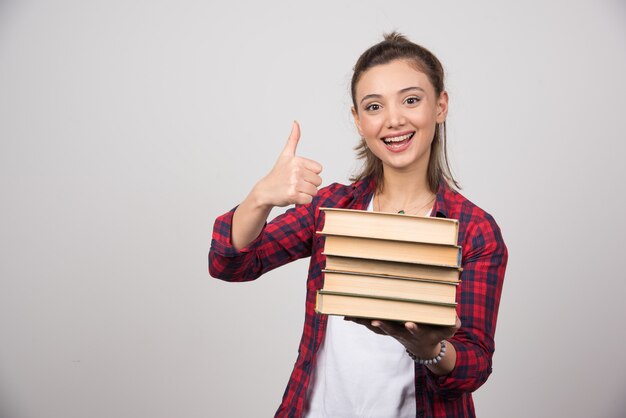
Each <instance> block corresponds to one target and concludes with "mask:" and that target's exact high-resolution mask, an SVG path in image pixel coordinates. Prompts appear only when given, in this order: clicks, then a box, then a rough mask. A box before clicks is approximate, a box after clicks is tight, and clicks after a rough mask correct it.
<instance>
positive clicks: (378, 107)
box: [365, 103, 380, 112]
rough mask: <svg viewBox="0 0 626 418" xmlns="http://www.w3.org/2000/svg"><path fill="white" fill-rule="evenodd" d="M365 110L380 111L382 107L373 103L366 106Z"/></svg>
mask: <svg viewBox="0 0 626 418" xmlns="http://www.w3.org/2000/svg"><path fill="white" fill-rule="evenodd" d="M365 110H369V111H372V112H374V111H376V110H380V105H379V104H376V103H372V104H371V105H367V106H365Z"/></svg>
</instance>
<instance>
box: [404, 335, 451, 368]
mask: <svg viewBox="0 0 626 418" xmlns="http://www.w3.org/2000/svg"><path fill="white" fill-rule="evenodd" d="M446 349H447V346H446V341H445V340H442V341H441V342H439V343H437V345H436V346H435V348H434V349H433V350H432V351H430V353H427V354H420V355H418V354H415V353H412V352H411V351H409V349H407V350H406V352H407V354H408V355H409V357H411V358H412V359H413V361H415V362H416V363H417V364H423V365H431V364H437V363H439V362H440V361H441V360H442V359H443V357H444V356H445V355H446Z"/></svg>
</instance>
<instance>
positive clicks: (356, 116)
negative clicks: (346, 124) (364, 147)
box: [351, 106, 363, 136]
mask: <svg viewBox="0 0 626 418" xmlns="http://www.w3.org/2000/svg"><path fill="white" fill-rule="evenodd" d="M351 111H352V117H353V118H354V124H355V125H356V129H357V130H358V131H359V135H360V136H363V132H362V131H361V119H360V118H359V112H357V111H356V109H355V108H354V106H352V108H351Z"/></svg>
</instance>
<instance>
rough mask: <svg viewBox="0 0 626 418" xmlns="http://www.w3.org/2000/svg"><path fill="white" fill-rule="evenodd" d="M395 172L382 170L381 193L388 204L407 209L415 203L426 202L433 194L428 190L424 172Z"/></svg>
mask: <svg viewBox="0 0 626 418" xmlns="http://www.w3.org/2000/svg"><path fill="white" fill-rule="evenodd" d="M420 171H422V172H421V173H419V172H416V171H415V170H411V171H403V172H401V171H396V170H389V169H387V168H386V167H385V168H384V174H383V184H382V186H383V187H382V192H379V193H378V194H379V195H381V196H384V197H385V199H386V200H387V201H389V202H392V203H393V205H394V206H397V207H409V206H411V205H414V204H415V203H419V202H421V201H424V200H427V198H428V197H430V196H433V195H434V193H433V192H432V191H431V190H430V186H429V184H428V180H427V176H426V171H425V170H420Z"/></svg>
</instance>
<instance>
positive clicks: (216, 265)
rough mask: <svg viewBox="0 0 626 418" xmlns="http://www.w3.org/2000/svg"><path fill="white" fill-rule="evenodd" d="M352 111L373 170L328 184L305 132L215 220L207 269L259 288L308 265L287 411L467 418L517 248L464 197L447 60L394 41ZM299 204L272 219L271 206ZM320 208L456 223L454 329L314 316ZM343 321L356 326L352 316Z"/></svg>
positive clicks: (364, 67) (370, 66) (358, 70)
mask: <svg viewBox="0 0 626 418" xmlns="http://www.w3.org/2000/svg"><path fill="white" fill-rule="evenodd" d="M351 92H352V101H353V108H352V115H353V117H354V121H355V124H356V128H357V130H358V132H359V135H360V136H361V142H360V144H359V146H358V147H357V150H358V153H359V157H360V158H363V159H364V165H363V170H362V172H361V173H359V174H358V175H357V176H355V178H354V179H352V180H353V181H354V183H352V184H351V185H348V186H346V185H341V184H336V183H335V184H331V185H330V186H327V187H324V188H321V189H318V187H319V186H320V185H321V184H322V179H321V178H320V176H319V175H320V173H321V171H322V167H321V165H320V164H319V163H317V162H315V161H312V160H308V159H306V158H301V157H298V156H296V153H295V151H296V146H297V144H298V139H299V137H300V128H299V126H298V124H297V123H295V122H294V125H293V127H292V131H291V134H290V136H289V139H288V140H287V144H286V145H285V147H284V149H283V151H282V153H281V154H280V156H279V158H278V161H277V162H276V164H275V166H274V167H273V169H272V170H271V171H270V173H269V174H267V175H266V176H265V177H264V178H262V179H261V180H260V181H259V182H258V183H257V184H256V185H255V186H254V188H253V189H252V191H251V192H250V194H249V195H248V196H247V197H246V199H245V200H244V201H243V202H242V203H241V204H240V205H239V206H238V207H237V208H236V209H234V210H232V211H230V212H228V213H226V214H224V215H222V216H220V217H219V218H218V219H217V220H216V222H215V228H214V232H213V240H212V243H211V250H210V252H209V270H210V273H211V275H212V276H214V277H217V278H220V279H223V280H228V281H247V280H254V279H256V278H257V277H259V276H260V275H262V274H263V273H265V272H266V271H269V270H271V269H274V268H276V267H279V266H281V265H283V264H286V263H288V262H290V261H293V260H296V259H299V258H302V257H309V256H310V257H311V263H310V267H309V276H308V280H307V297H306V307H305V309H306V318H305V324H304V332H303V335H302V340H301V342H300V347H299V356H298V359H297V361H296V364H295V366H294V370H293V373H292V375H291V378H290V380H289V384H288V385H287V389H286V390H285V394H284V396H283V400H282V403H281V405H280V407H279V409H278V411H277V413H276V416H279V417H301V416H306V417H332V418H335V417H416V416H419V417H471V416H474V407H473V403H472V397H471V393H472V392H473V391H474V390H476V389H477V388H478V387H480V386H481V385H482V384H483V383H484V382H485V381H486V380H487V377H488V376H489V374H490V373H491V357H492V354H493V351H494V339H493V338H494V333H495V326H496V318H497V312H498V305H499V301H500V294H501V290H502V282H503V279H504V271H505V267H506V262H507V250H506V246H505V244H504V241H503V240H502V236H501V234H500V230H499V228H498V226H497V224H496V223H495V221H494V219H493V218H492V217H491V216H490V215H489V214H487V213H486V212H485V211H483V210H482V209H480V208H478V207H477V206H476V205H474V204H473V203H471V202H470V201H469V200H467V199H466V198H464V197H463V196H462V195H461V194H459V193H458V192H457V191H456V189H457V188H458V187H457V183H456V181H455V180H454V178H453V177H452V175H451V172H450V170H449V167H448V162H447V156H446V145H445V140H446V138H445V120H446V116H447V113H448V94H447V93H446V91H445V89H444V73H443V68H442V65H441V63H440V62H439V60H438V59H437V58H436V57H435V56H434V55H433V54H432V53H431V52H429V51H428V50H426V49H425V48H423V47H421V46H419V45H416V44H414V43H412V42H410V41H408V40H407V39H406V38H405V37H404V36H402V35H399V34H397V33H392V34H389V35H386V36H385V39H384V41H382V42H380V43H378V44H376V45H374V46H372V47H371V48H369V49H368V50H366V51H365V52H364V53H363V54H362V55H361V57H360V58H359V59H358V61H357V63H356V65H355V68H354V75H353V77H352V83H351ZM290 204H296V206H295V207H294V208H292V209H289V210H288V211H287V212H286V213H284V214H283V215H281V216H279V217H277V218H276V219H274V220H273V221H271V222H270V223H266V219H267V216H268V215H269V213H270V210H271V209H272V208H273V207H274V206H286V205H290ZM320 207H339V208H352V209H361V210H374V211H381V212H401V213H407V214H416V215H429V216H439V217H447V218H454V219H458V220H459V245H461V246H462V267H463V271H462V274H461V280H462V283H461V286H459V289H458V292H457V301H458V307H457V315H458V318H457V323H456V325H455V326H453V327H436V326H427V325H422V324H415V323H412V322H407V323H404V324H401V323H395V322H391V321H382V320H376V319H372V320H364V319H355V318H345V319H342V318H340V317H336V316H331V317H328V316H325V315H318V314H316V313H315V311H314V308H315V296H316V291H317V290H319V289H320V288H322V285H323V275H322V269H323V267H324V261H325V260H324V256H323V255H322V254H321V253H322V250H323V241H322V238H320V237H319V236H316V234H315V231H319V230H321V229H322V227H323V222H324V216H323V214H322V213H321V212H320V210H319V208H320ZM346 319H347V320H346Z"/></svg>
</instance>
